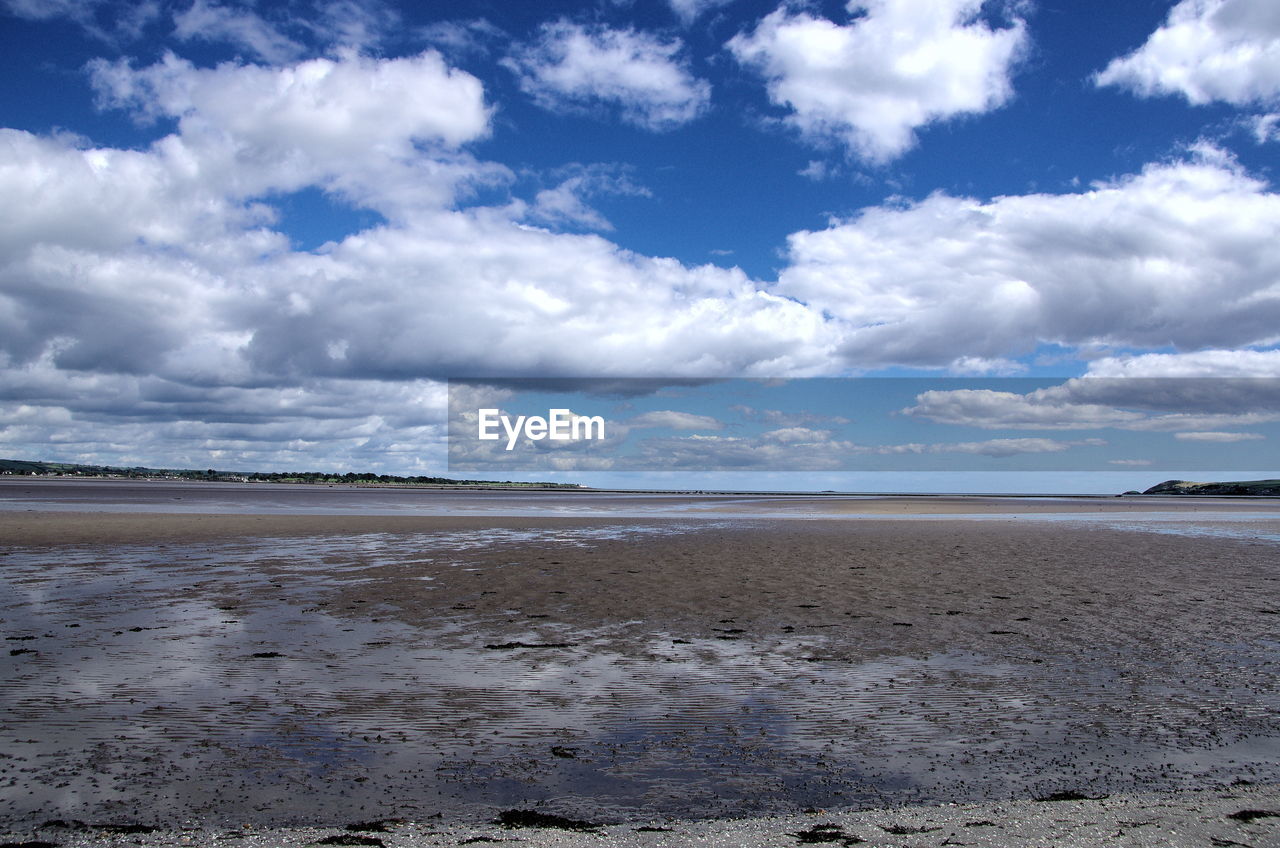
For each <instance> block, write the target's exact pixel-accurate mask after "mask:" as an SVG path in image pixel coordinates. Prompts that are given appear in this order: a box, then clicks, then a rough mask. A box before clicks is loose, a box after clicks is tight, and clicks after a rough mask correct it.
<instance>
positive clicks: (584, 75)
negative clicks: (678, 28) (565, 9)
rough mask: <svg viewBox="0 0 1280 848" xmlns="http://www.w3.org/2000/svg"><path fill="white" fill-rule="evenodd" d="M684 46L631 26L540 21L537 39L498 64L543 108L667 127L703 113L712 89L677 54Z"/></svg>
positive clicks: (673, 40)
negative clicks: (612, 112) (609, 112)
mask: <svg viewBox="0 0 1280 848" xmlns="http://www.w3.org/2000/svg"><path fill="white" fill-rule="evenodd" d="M683 47H684V45H683V43H682V42H681V41H680V40H679V39H671V40H669V41H668V40H663V39H661V38H659V37H658V36H655V35H652V34H649V33H645V32H638V31H636V30H633V29H609V28H607V27H602V26H585V25H582V24H576V23H572V22H570V21H566V20H560V21H555V22H552V23H547V24H543V25H542V27H541V29H540V30H539V32H538V37H537V38H536V39H535V40H534V41H533V42H531V43H529V44H526V45H523V46H521V47H518V48H517V49H516V50H515V51H514V52H513V53H512V54H511V55H510V56H509V57H507V59H506V60H505V61H504V63H503V64H505V65H506V67H507V68H508V69H510V70H511V71H512V72H513V73H515V74H516V76H517V78H518V79H519V82H520V88H521V89H522V90H523V91H524V92H525V93H526V94H528V95H530V96H531V97H533V99H534V101H535V102H537V103H538V104H539V105H541V106H543V107H544V108H547V109H552V110H565V109H568V110H574V109H591V108H593V107H605V108H609V109H616V110H617V111H618V113H619V114H620V116H621V118H622V120H624V121H626V122H627V123H630V124H634V125H636V126H639V127H642V128H644V129H649V130H658V131H661V130H670V129H673V128H675V127H677V126H680V125H681V124H686V123H688V122H689V121H692V120H693V119H694V118H696V117H698V115H700V114H701V113H702V112H704V111H705V110H706V109H707V107H708V104H709V103H710V100H711V86H710V85H709V84H708V83H707V82H706V81H704V80H699V79H696V78H695V77H694V76H693V74H692V73H691V72H690V71H689V69H688V66H687V64H686V63H685V62H683V61H682V60H681V59H680V53H681V51H682V50H683Z"/></svg>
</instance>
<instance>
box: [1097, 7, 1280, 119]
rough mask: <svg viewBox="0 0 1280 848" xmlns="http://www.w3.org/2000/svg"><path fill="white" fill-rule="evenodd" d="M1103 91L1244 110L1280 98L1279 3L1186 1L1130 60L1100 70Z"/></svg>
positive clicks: (1130, 56) (1127, 58) (1098, 75)
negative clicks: (1217, 103) (1177, 98)
mask: <svg viewBox="0 0 1280 848" xmlns="http://www.w3.org/2000/svg"><path fill="white" fill-rule="evenodd" d="M1094 81H1095V82H1096V83H1097V84H1098V85H1104V86H1105V85H1114V86H1120V87H1122V88H1126V89H1128V90H1130V91H1133V92H1134V93H1136V94H1139V95H1142V96H1144V97H1152V96H1156V95H1169V94H1180V95H1182V96H1183V97H1185V98H1186V99H1187V101H1188V102H1190V103H1194V104H1204V103H1210V102H1213V101H1222V102H1225V103H1231V104H1234V105H1237V106H1245V105H1250V104H1260V103H1274V102H1276V101H1277V98H1280V4H1277V3H1276V2H1275V0H1182V2H1180V3H1178V4H1177V5H1176V6H1174V7H1173V9H1171V10H1170V11H1169V17H1168V18H1167V19H1166V20H1165V22H1164V24H1163V25H1161V26H1160V28H1159V29H1157V30H1156V31H1155V32H1153V33H1152V34H1151V36H1150V37H1149V38H1148V39H1147V41H1146V43H1145V44H1143V45H1142V46H1141V47H1139V48H1138V49H1137V50H1134V51H1133V52H1132V53H1130V54H1128V55H1127V56H1122V57H1119V58H1117V59H1113V60H1112V61H1111V62H1110V64H1108V65H1107V67H1106V68H1105V69H1103V70H1102V71H1101V72H1099V73H1098V74H1097V75H1096V76H1095V77H1094Z"/></svg>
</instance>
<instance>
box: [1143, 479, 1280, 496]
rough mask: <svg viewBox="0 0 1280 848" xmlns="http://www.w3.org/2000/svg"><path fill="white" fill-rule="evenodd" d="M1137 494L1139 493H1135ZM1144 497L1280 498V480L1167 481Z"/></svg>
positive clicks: (1152, 488)
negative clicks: (1217, 496) (1224, 496)
mask: <svg viewBox="0 0 1280 848" xmlns="http://www.w3.org/2000/svg"><path fill="white" fill-rule="evenodd" d="M1134 494H1137V492H1134ZM1142 494H1144V495H1197V496H1204V495H1228V496H1234V497H1241V496H1246V497H1257V498H1276V497H1280V480H1235V481H1231V482H1225V483H1196V482H1193V481H1191V480H1165V481H1164V482H1163V483H1157V484H1156V485H1154V486H1152V487H1151V488H1150V489H1147V490H1146V491H1145V492H1143V493H1142Z"/></svg>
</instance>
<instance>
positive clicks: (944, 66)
mask: <svg viewBox="0 0 1280 848" xmlns="http://www.w3.org/2000/svg"><path fill="white" fill-rule="evenodd" d="M982 7H983V2H982V0H862V1H861V2H860V0H852V2H850V3H849V4H848V6H847V9H848V11H849V13H850V14H851V15H853V16H854V17H853V18H852V20H850V22H849V23H848V24H845V25H841V24H837V23H835V22H833V21H830V20H828V19H826V18H821V17H816V16H814V15H813V14H811V13H810V12H808V11H803V10H799V11H797V10H793V9H791V8H789V7H787V6H783V7H781V8H779V9H777V10H776V11H774V12H772V13H771V14H769V15H768V16H766V17H765V18H764V19H763V20H762V21H760V23H759V24H758V25H757V26H756V28H755V29H754V31H752V32H750V33H742V34H739V35H738V36H736V37H735V38H733V39H732V40H731V41H730V42H729V44H728V47H729V49H730V50H731V51H732V52H733V54H734V55H735V56H736V57H737V59H738V60H739V61H740V62H742V63H744V64H746V65H748V66H750V67H753V68H755V69H757V70H758V71H759V72H760V73H761V74H762V75H763V76H764V78H765V81H766V84H767V86H768V91H769V98H770V100H771V101H772V102H773V103H775V104H777V105H779V106H784V107H786V108H787V109H788V110H790V114H789V115H788V117H787V121H788V122H789V123H791V124H792V125H793V126H795V127H797V128H798V129H799V130H801V132H803V133H804V134H805V135H807V136H809V137H811V138H815V139H833V140H835V141H837V142H839V143H841V144H843V145H845V146H847V147H848V148H849V149H850V150H851V151H852V152H854V153H856V154H857V155H858V156H860V157H863V158H865V159H868V160H871V161H875V162H884V161H887V160H890V159H893V158H896V157H897V156H900V155H901V154H902V153H904V152H905V151H907V150H909V149H910V148H911V147H913V146H914V145H915V142H916V130H918V129H920V128H921V127H924V126H926V125H928V124H930V123H933V122H935V121H944V120H947V119H950V118H954V117H956V116H959V115H966V114H970V115H972V114H980V113H983V112H987V111H990V110H992V109H995V108H997V107H999V106H1000V105H1002V104H1004V103H1005V102H1007V101H1008V100H1009V98H1010V97H1011V96H1012V94H1013V86H1012V82H1011V75H1012V73H1013V70H1014V67H1015V66H1016V65H1017V63H1018V61H1019V59H1020V58H1021V57H1022V55H1023V54H1024V52H1025V51H1026V48H1027V44H1028V37H1027V33H1026V27H1025V26H1024V24H1023V22H1022V21H1021V20H1014V21H1013V22H1012V25H1010V26H1008V27H1005V28H996V29H993V28H991V27H990V26H988V25H987V24H986V23H985V22H984V21H983V20H982V19H981V17H980V13H981V11H982Z"/></svg>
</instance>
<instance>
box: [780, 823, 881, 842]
mask: <svg viewBox="0 0 1280 848" xmlns="http://www.w3.org/2000/svg"><path fill="white" fill-rule="evenodd" d="M791 835H792V836H794V837H795V838H796V841H797V842H799V843H800V844H801V845H817V844H820V843H826V842H838V843H840V844H841V845H857V844H858V843H859V842H865V841H866V840H864V839H861V838H859V837H857V836H853V835H851V834H848V833H845V832H844V828H843V827H841V826H840V825H838V824H815V825H814V826H813V827H811V828H809V829H808V830H800V831H796V832H795V833H793V834H791Z"/></svg>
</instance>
